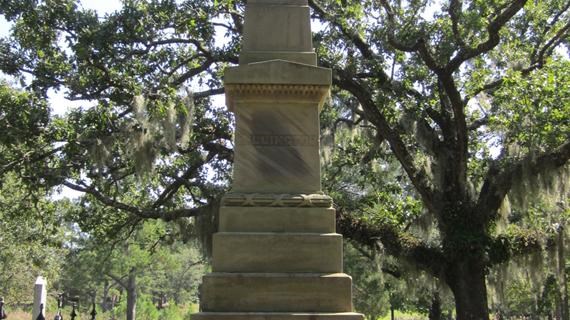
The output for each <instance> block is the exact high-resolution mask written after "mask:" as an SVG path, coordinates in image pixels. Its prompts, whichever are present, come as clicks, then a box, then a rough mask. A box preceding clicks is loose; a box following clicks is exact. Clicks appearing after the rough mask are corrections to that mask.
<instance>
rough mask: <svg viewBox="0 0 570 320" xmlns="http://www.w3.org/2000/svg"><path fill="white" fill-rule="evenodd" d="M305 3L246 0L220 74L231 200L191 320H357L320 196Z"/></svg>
mask: <svg viewBox="0 0 570 320" xmlns="http://www.w3.org/2000/svg"><path fill="white" fill-rule="evenodd" d="M316 60H317V59H316V54H315V52H314V49H313V45H312V37H311V27H310V15H309V7H308V4H307V0H248V1H247V7H246V13H245V25H244V39H243V49H242V53H241V55H240V65H239V66H238V67H234V68H229V69H228V70H227V71H226V74H225V80H224V82H225V88H226V100H227V105H228V107H229V108H230V110H231V111H233V112H234V113H235V117H236V133H235V156H234V172H233V184H232V189H231V192H230V193H228V194H227V195H226V196H225V197H224V198H223V200H222V207H221V208H220V225H219V232H218V233H216V234H215V235H214V239H213V258H212V273H210V274H208V275H206V276H204V278H203V285H202V292H201V301H200V306H201V310H202V312H200V313H197V314H194V315H193V316H192V319H193V320H214V319H216V320H217V319H220V320H225V319H231V320H251V319H255V320H289V319H299V320H309V319H311V320H312V319H315V320H332V319H338V320H361V319H363V316H362V315H361V314H358V313H353V306H352V280H351V278H350V276H348V275H346V274H344V273H342V236H341V235H339V234H337V233H335V210H334V209H333V208H332V199H331V198H330V197H328V196H326V195H324V194H323V193H322V191H321V182H320V160H319V112H320V108H321V107H322V105H323V102H324V100H325V99H326V97H327V95H328V93H329V89H330V86H331V70H330V69H325V68H319V67H317V66H316Z"/></svg>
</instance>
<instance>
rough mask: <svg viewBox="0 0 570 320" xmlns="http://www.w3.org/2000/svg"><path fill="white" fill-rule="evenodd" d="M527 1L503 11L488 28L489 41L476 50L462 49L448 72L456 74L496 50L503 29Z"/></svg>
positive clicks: (515, 3)
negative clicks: (478, 57) (483, 55)
mask: <svg viewBox="0 0 570 320" xmlns="http://www.w3.org/2000/svg"><path fill="white" fill-rule="evenodd" d="M527 1H528V0H514V1H513V2H511V4H510V5H509V6H508V7H507V8H506V9H505V10H503V12H501V13H500V14H499V15H497V17H495V19H493V20H492V21H491V22H490V23H489V25H488V26H487V35H488V39H487V41H484V42H482V43H480V44H479V45H478V46H477V47H475V48H471V47H463V48H461V49H460V50H459V52H458V53H457V55H456V56H455V57H454V58H452V59H451V61H449V63H448V64H447V65H446V66H445V69H446V70H447V72H448V73H452V72H455V71H456V70H457V69H458V68H459V67H460V66H461V64H462V63H463V62H465V61H467V60H469V59H471V58H473V57H476V56H478V55H481V54H483V53H485V52H488V51H490V50H492V49H493V48H495V47H496V46H497V45H498V44H499V42H500V40H501V38H500V36H499V31H500V30H501V28H502V27H503V26H504V25H505V24H506V23H507V22H508V21H509V20H510V19H511V18H512V17H513V16H514V15H515V14H517V12H519V11H520V10H521V9H522V8H523V7H524V5H525V4H526V2H527Z"/></svg>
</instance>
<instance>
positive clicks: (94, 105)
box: [0, 0, 570, 319]
mask: <svg viewBox="0 0 570 320" xmlns="http://www.w3.org/2000/svg"><path fill="white" fill-rule="evenodd" d="M308 3H309V5H310V7H311V9H312V15H313V19H314V22H315V23H314V25H317V26H318V28H317V29H318V31H317V32H316V33H315V34H314V43H315V47H316V51H317V53H318V55H319V64H320V65H322V66H325V67H329V68H331V69H332V70H333V83H334V88H333V96H332V99H331V102H330V103H329V105H328V106H327V107H325V110H324V111H323V113H322V117H321V119H322V123H321V126H322V129H323V137H322V142H321V143H322V146H323V158H324V159H325V161H324V165H325V167H326V169H327V171H326V173H325V176H324V179H325V182H324V185H325V187H326V190H325V192H328V193H330V194H331V195H333V196H334V198H335V200H336V202H337V210H338V213H339V214H338V228H339V230H340V231H341V232H342V233H343V234H344V235H345V236H346V237H348V238H350V239H351V240H352V241H355V242H358V243H360V244H361V245H365V246H369V247H370V248H372V249H374V250H378V249H379V244H380V245H381V247H382V249H383V250H384V252H385V253H386V254H389V255H393V256H395V257H397V258H398V259H401V260H405V261H407V262H408V263H411V264H413V265H415V266H417V267H418V268H420V269H421V270H423V271H425V272H427V273H428V274H431V275H432V276H433V277H435V278H438V279H439V280H440V281H442V283H445V284H446V285H447V286H448V287H449V288H450V289H451V291H452V292H453V295H454V298H455V304H456V312H457V315H458V319H488V299H487V290H486V282H485V280H486V274H487V272H488V270H489V269H490V268H492V267H493V266H495V265H497V264H500V263H503V262H505V261H508V260H510V259H511V258H512V257H513V256H516V255H520V254H525V253H527V252H529V251H537V250H538V251H540V250H543V249H544V248H545V247H546V246H547V244H548V243H550V242H549V241H548V239H551V238H552V237H553V236H555V234H556V233H555V232H554V233H553V232H549V231H548V230H547V229H544V228H542V227H541V228H539V227H538V226H536V225H534V226H531V225H529V224H522V223H520V224H518V225H517V222H518V221H522V220H521V219H518V220H517V219H516V217H515V214H518V215H519V217H522V216H525V217H527V216H528V217H532V216H533V211H532V210H530V208H532V207H533V206H535V205H537V204H538V203H540V202H541V201H542V202H547V203H549V204H553V203H554V204H556V203H559V205H558V207H561V209H560V210H558V209H556V210H558V211H556V210H554V209H553V210H554V211H553V212H567V211H568V204H567V201H568V194H569V193H568V191H569V190H568V159H569V158H570V139H569V138H570V129H569V123H570V82H569V77H570V60H569V59H568V50H569V46H570V45H569V40H570V36H569V34H570V22H569V21H570V2H569V1H564V0H551V1H527V0H492V1H476V0H472V1H471V0H470V1H467V0H465V1H464V0H449V1H441V2H433V1H427V0H426V1H421V0H420V1H392V0H380V1H344V0H343V1H336V0H309V1H308ZM244 5H245V3H244V1H236V0H217V1H174V0H151V1H137V0H126V1H123V7H122V9H121V10H119V11H116V12H114V13H111V14H108V15H105V16H98V15H97V13H96V12H94V11H90V10H83V9H82V8H81V7H80V6H79V5H78V4H77V3H76V2H75V1H72V0H49V1H39V0H18V1H9V0H6V1H1V2H0V13H1V14H2V15H3V16H4V17H5V18H6V19H7V20H8V21H11V22H13V23H14V26H13V28H12V30H11V31H12V32H11V35H10V37H8V38H5V39H2V40H1V41H0V69H1V70H2V72H3V73H4V74H6V75H9V76H11V77H12V78H11V79H13V80H14V81H15V82H16V83H18V82H20V84H18V85H13V86H9V85H7V84H4V85H3V87H2V91H0V99H2V102H3V103H1V104H0V108H1V109H0V123H2V127H3V130H4V134H3V137H1V138H0V139H2V140H0V141H1V144H0V150H1V156H0V161H1V162H0V174H1V175H2V177H3V180H4V179H5V177H7V176H8V175H12V176H14V177H15V178H16V179H18V181H20V182H21V183H22V184H24V185H27V186H30V187H32V188H44V189H45V190H51V189H52V188H57V187H61V186H65V187H67V188H71V189H73V190H76V191H79V192H82V193H83V194H84V196H83V197H82V198H81V200H79V201H80V203H81V206H82V207H83V208H84V210H79V211H77V212H76V213H77V216H76V220H77V221H78V222H80V223H82V224H83V225H82V228H85V230H89V231H94V230H98V232H102V233H106V234H113V233H114V232H115V231H116V230H118V229H122V228H128V227H132V226H135V225H137V224H139V223H141V221H144V220H146V219H162V220H165V221H177V222H179V225H180V227H181V228H184V227H188V225H189V222H188V218H190V217H201V219H203V221H202V222H204V221H215V219H214V218H212V217H210V216H209V215H210V214H212V212H214V211H215V207H216V205H217V203H218V202H217V198H218V197H219V196H220V195H221V194H222V193H223V192H224V190H225V189H226V188H227V187H228V185H229V181H230V180H231V178H230V169H231V162H232V141H231V139H232V134H231V128H232V121H233V120H232V117H231V114H230V113H229V112H228V111H226V109H225V108H224V107H221V106H218V105H215V104H213V103H212V100H211V99H210V98H211V97H212V96H214V95H219V94H222V93H223V91H224V89H223V86H222V75H223V70H224V68H225V67H227V66H229V65H232V64H236V63H237V57H238V54H239V50H240V35H241V31H242V24H243V9H244ZM14 87H17V88H14ZM52 91H59V92H63V93H64V94H65V95H66V97H67V98H68V99H70V100H76V101H85V107H83V108H78V109H75V110H72V111H70V112H69V113H67V114H66V115H64V116H56V115H53V114H52V113H51V108H53V106H49V104H48V103H47V97H48V94H49V93H50V92H52ZM507 200H509V201H507ZM506 203H511V204H512V206H511V210H510V211H511V215H510V216H508V217H507V218H504V217H505V215H501V212H503V210H502V208H504V207H505V205H506ZM97 206H99V207H102V208H105V207H110V208H114V209H117V210H118V212H120V213H116V212H114V211H107V210H90V209H91V208H94V207H97ZM545 210H546V209H545ZM507 211H508V210H507ZM550 211H552V210H550ZM110 212H114V213H113V214H110ZM501 221H503V222H504V221H507V222H508V224H509V225H511V226H512V227H511V228H506V229H505V228H500V226H499V225H500V223H501ZM420 222H422V223H423V225H424V226H426V225H427V226H429V227H430V228H429V229H430V232H429V234H425V233H422V232H418V231H417V229H418V228H416V226H417V225H419V224H420ZM559 222H560V223H563V222H564V221H562V220H561V221H559ZM515 225H516V227H515ZM420 229H421V228H420Z"/></svg>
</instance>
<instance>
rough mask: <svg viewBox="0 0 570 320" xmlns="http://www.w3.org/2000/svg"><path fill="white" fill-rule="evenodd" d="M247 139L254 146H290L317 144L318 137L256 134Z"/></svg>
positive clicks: (312, 145) (315, 145)
mask: <svg viewBox="0 0 570 320" xmlns="http://www.w3.org/2000/svg"><path fill="white" fill-rule="evenodd" d="M249 140H250V142H251V144H252V145H254V146H274V147H290V146H310V147H318V146H319V137H318V136H316V135H313V136H311V135H285V134H279V135H278V134H272V135H256V134H252V135H250V136H249Z"/></svg>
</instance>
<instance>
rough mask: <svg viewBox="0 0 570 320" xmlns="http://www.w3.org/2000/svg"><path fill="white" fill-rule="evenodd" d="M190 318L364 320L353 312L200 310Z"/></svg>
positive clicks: (196, 319) (195, 319)
mask: <svg viewBox="0 0 570 320" xmlns="http://www.w3.org/2000/svg"><path fill="white" fill-rule="evenodd" d="M192 320H364V316H363V315H362V314H360V313H354V312H339V313H288V312H200V313H196V314H193V315H192Z"/></svg>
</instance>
